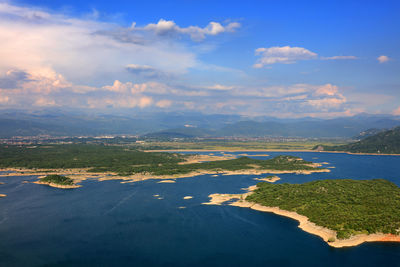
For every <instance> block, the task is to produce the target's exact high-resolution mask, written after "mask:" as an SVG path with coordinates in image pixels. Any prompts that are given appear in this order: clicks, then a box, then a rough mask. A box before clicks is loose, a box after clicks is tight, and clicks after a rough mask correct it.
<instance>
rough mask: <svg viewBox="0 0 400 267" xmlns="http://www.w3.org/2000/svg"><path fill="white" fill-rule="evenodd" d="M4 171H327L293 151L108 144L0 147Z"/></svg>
mask: <svg viewBox="0 0 400 267" xmlns="http://www.w3.org/2000/svg"><path fill="white" fill-rule="evenodd" d="M0 168H2V169H1V170H7V171H13V173H7V174H1V175H0V176H15V175H24V176H25V175H52V174H55V175H64V176H68V177H69V178H70V179H72V180H73V181H74V182H75V183H79V182H81V181H82V180H85V179H97V180H99V181H105V180H115V179H119V180H123V182H136V181H143V180H147V179H167V180H171V179H176V178H184V177H193V176H198V175H203V174H211V175H215V174H225V175H232V174H251V175H261V174H265V173H271V174H279V173H298V174H310V173H314V172H329V171H330V170H329V169H327V168H322V165H321V164H318V163H313V162H309V161H305V160H303V159H301V158H299V157H294V156H285V155H281V156H277V157H275V158H272V159H266V160H262V159H254V158H250V157H245V156H244V157H238V158H237V157H236V156H234V155H232V154H226V155H225V154H224V155H222V156H215V155H193V154H191V155H189V154H179V153H166V152H144V151H140V150H136V149H134V148H129V147H121V146H105V145H83V144H79V145H76V144H74V145H38V146H35V147H28V146H7V147H3V148H2V149H1V150H0Z"/></svg>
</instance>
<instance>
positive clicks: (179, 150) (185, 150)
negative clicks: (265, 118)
mask: <svg viewBox="0 0 400 267" xmlns="http://www.w3.org/2000/svg"><path fill="white" fill-rule="evenodd" d="M143 151H144V152H317V153H341V154H349V155H371V156H400V154H383V153H353V152H347V151H318V150H312V149H298V150H296V149H223V150H221V149H157V150H143ZM249 156H257V155H249Z"/></svg>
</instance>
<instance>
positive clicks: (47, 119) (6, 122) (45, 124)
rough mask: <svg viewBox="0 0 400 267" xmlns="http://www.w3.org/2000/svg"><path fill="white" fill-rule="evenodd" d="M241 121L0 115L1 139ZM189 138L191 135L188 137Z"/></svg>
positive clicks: (188, 117)
mask: <svg viewBox="0 0 400 267" xmlns="http://www.w3.org/2000/svg"><path fill="white" fill-rule="evenodd" d="M241 119H242V117H241V116H238V115H220V114H216V115H204V114H200V113H151V114H145V113H144V114H140V115H124V116H117V115H110V114H95V115H93V114H89V113H82V112H81V113H80V112H65V111H58V110H48V111H42V112H34V113H28V112H20V111H2V112H0V137H3V138H4V137H11V136H36V135H53V136H79V135H85V136H96V135H110V134H113V135H122V134H130V135H142V134H146V133H153V132H160V131H163V130H166V129H178V128H181V127H184V125H187V126H196V128H197V127H198V128H204V129H206V128H207V129H213V128H214V127H221V125H222V126H223V125H225V124H226V123H235V122H238V121H240V120H241ZM185 128H186V127H185ZM187 128H190V127H187ZM193 128H195V127H193ZM197 134H198V133H197ZM197 134H196V135H197ZM190 136H193V135H191V134H190Z"/></svg>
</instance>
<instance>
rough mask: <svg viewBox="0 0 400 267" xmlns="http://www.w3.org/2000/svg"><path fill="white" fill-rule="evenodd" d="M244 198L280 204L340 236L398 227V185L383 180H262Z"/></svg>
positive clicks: (266, 204)
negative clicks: (298, 181) (277, 182)
mask: <svg viewBox="0 0 400 267" xmlns="http://www.w3.org/2000/svg"><path fill="white" fill-rule="evenodd" d="M257 187H258V189H256V190H255V191H254V193H253V194H251V195H250V196H248V197H247V198H246V200H247V201H251V202H256V203H259V204H261V205H263V206H269V207H279V208H281V209H283V210H288V211H294V212H297V213H298V214H301V215H304V216H306V217H308V218H309V220H310V221H311V222H314V223H315V224H317V225H320V226H324V227H326V228H329V229H332V230H335V231H336V232H337V237H338V238H339V239H344V238H348V237H350V236H351V235H355V234H361V233H364V234H372V233H379V232H381V233H392V234H399V229H400V188H399V187H398V186H396V185H395V184H393V183H392V182H389V181H387V180H383V179H374V180H361V181H360V180H347V179H343V180H322V181H313V182H309V183H304V184H271V183H265V182H261V183H259V184H258V185H257Z"/></svg>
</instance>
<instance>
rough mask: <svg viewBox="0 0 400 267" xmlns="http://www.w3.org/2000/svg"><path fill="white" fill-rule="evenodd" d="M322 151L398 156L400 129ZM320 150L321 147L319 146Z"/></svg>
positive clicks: (328, 147)
mask: <svg viewBox="0 0 400 267" xmlns="http://www.w3.org/2000/svg"><path fill="white" fill-rule="evenodd" d="M322 148H323V150H324V151H346V152H352V153H382V154H400V127H396V128H393V129H391V130H387V131H383V132H380V133H378V134H375V135H372V136H369V137H367V138H365V139H363V140H361V141H358V142H354V143H350V144H347V145H341V146H322ZM319 149H321V146H319Z"/></svg>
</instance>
